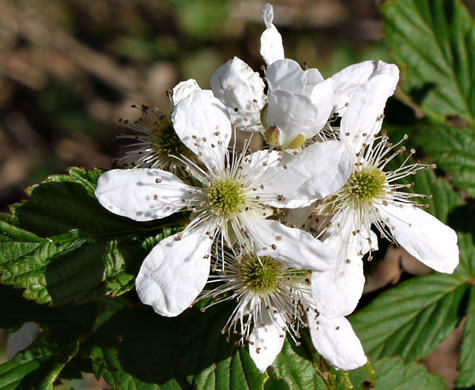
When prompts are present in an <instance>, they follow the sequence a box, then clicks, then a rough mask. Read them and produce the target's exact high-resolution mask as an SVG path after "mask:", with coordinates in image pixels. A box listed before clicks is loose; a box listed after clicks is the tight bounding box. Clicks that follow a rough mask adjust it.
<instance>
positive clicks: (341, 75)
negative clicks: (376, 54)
mask: <svg viewBox="0 0 475 390" xmlns="http://www.w3.org/2000/svg"><path fill="white" fill-rule="evenodd" d="M331 78H332V79H333V80H334V81H335V91H336V92H335V98H334V105H335V110H336V111H338V112H339V113H340V114H343V113H344V111H345V104H347V103H349V102H350V100H351V97H352V95H353V93H354V92H355V91H356V90H358V89H359V88H360V87H361V86H364V85H366V84H368V86H369V88H370V90H372V91H374V93H375V96H376V98H377V99H378V100H380V101H384V102H386V100H387V98H388V97H389V96H391V95H392V94H393V93H394V89H395V88H396V85H397V82H398V80H399V69H398V67H397V66H396V65H393V64H387V63H385V62H383V61H364V62H361V63H359V64H354V65H350V66H348V67H346V68H344V69H343V70H341V71H340V72H338V73H336V74H334V75H333V76H332V77H331Z"/></svg>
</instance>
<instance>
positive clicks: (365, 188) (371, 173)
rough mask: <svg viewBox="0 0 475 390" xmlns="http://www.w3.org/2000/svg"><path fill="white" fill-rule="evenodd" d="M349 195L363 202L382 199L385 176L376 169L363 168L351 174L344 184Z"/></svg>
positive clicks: (384, 190) (384, 188)
mask: <svg viewBox="0 0 475 390" xmlns="http://www.w3.org/2000/svg"><path fill="white" fill-rule="evenodd" d="M346 186H347V188H348V190H349V192H350V193H352V194H353V195H354V196H355V197H357V198H358V199H359V200H361V201H363V202H370V201H372V200H373V199H380V198H383V197H384V195H385V193H386V174H385V173H384V172H383V171H381V170H380V169H377V168H363V169H362V170H361V171H358V172H353V174H352V175H351V177H350V179H349V180H348V183H347V184H346Z"/></svg>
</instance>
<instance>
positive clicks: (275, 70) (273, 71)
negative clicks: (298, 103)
mask: <svg viewBox="0 0 475 390" xmlns="http://www.w3.org/2000/svg"><path fill="white" fill-rule="evenodd" d="M266 80H267V84H268V85H269V90H271V91H277V90H283V91H288V92H293V93H298V94H302V93H303V91H304V87H305V85H306V83H307V74H306V72H304V71H303V70H302V68H301V67H300V65H299V64H298V63H297V62H296V61H294V60H291V59H288V58H284V59H282V60H278V61H275V62H274V63H273V64H272V65H270V66H269V67H267V70H266Z"/></svg>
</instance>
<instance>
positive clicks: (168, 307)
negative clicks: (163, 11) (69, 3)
mask: <svg viewBox="0 0 475 390" xmlns="http://www.w3.org/2000/svg"><path fill="white" fill-rule="evenodd" d="M187 91H188V92H189V93H188V94H187V96H183V97H182V98H181V99H180V100H179V101H178V102H177V103H176V105H175V108H174V111H173V114H172V121H173V126H174V128H175V131H176V133H177V134H178V136H179V137H180V139H181V141H182V142H183V143H184V144H185V145H186V146H187V147H188V148H189V149H190V150H191V151H192V152H193V153H194V154H195V155H196V156H197V157H198V159H200V160H201V162H202V164H203V167H201V166H198V165H197V164H194V163H193V162H191V161H190V160H188V159H186V158H181V160H182V161H183V162H184V163H185V164H186V170H187V171H188V172H189V174H190V175H191V178H190V182H191V183H193V185H190V184H186V183H185V182H183V181H182V180H180V179H179V178H177V177H176V176H175V175H173V174H171V173H169V172H166V171H163V170H159V169H133V170H112V171H108V172H106V173H104V174H103V175H102V176H101V177H100V178H99V181H98V185H97V190H96V196H97V198H98V200H99V202H100V203H101V204H102V205H103V206H104V207H105V208H107V209H108V210H109V211H111V212H113V213H115V214H118V215H122V216H125V217H129V218H132V219H134V220H137V221H150V220H154V219H161V218H165V217H167V216H169V215H171V214H173V213H175V212H178V211H181V210H185V209H189V210H191V211H193V213H192V216H193V219H192V221H191V223H190V224H189V225H188V226H187V227H186V229H185V230H184V231H183V232H181V233H179V234H176V235H174V236H171V237H168V238H166V239H164V240H162V241H161V242H160V243H159V244H158V245H157V246H156V247H155V248H154V249H153V250H152V251H151V253H150V254H149V255H148V256H147V258H146V259H145V261H144V263H143V265H142V268H141V270H140V272H139V275H138V277H137V282H136V285H137V291H138V294H139V297H140V299H141V300H142V302H144V303H146V304H149V305H151V306H153V308H154V310H155V311H156V312H157V313H159V314H161V315H165V316H175V315H178V314H180V313H181V312H182V311H183V310H185V309H186V308H187V307H188V306H189V305H190V304H191V303H192V302H193V300H194V299H195V298H196V297H197V295H198V294H199V293H200V292H201V290H202V289H203V287H204V285H205V283H206V280H207V278H208V274H209V268H210V258H209V254H210V250H211V246H212V244H213V242H214V241H215V240H216V239H217V238H218V239H221V240H222V241H226V242H228V243H229V244H230V245H232V244H233V243H234V242H235V241H237V242H239V243H240V244H241V245H243V246H246V245H247V246H248V247H251V246H252V247H254V248H255V249H256V250H263V251H270V252H272V253H274V254H275V255H278V256H279V259H280V261H281V262H282V263H284V264H290V265H292V266H293V267H294V268H305V269H314V270H323V269H329V268H330V264H329V259H330V258H331V254H330V253H329V252H328V250H327V248H326V247H325V246H324V245H322V244H321V242H320V241H318V240H315V239H314V238H313V237H312V236H311V235H310V234H309V233H306V232H303V231H301V230H298V229H292V228H288V227H286V226H284V225H282V224H280V223H279V222H277V221H273V220H266V219H265V218H266V217H267V216H269V215H271V214H272V212H273V209H272V208H271V206H273V207H300V206H301V205H304V204H307V203H309V202H312V200H314V199H315V198H323V197H324V196H327V195H329V194H332V193H334V192H335V191H337V190H338V189H339V188H340V187H341V186H342V184H343V183H344V182H345V181H346V179H347V177H348V175H349V172H350V159H349V156H348V155H347V153H346V152H345V150H346V149H345V147H344V146H343V145H341V144H340V143H339V142H337V141H331V142H325V143H321V144H316V145H315V146H312V147H309V148H307V149H306V150H305V152H306V154H305V156H306V159H305V160H299V159H294V160H293V161H291V162H289V164H288V165H286V164H283V163H282V162H281V161H280V154H279V153H278V152H275V151H274V152H269V151H259V152H256V153H253V154H250V155H246V153H245V152H244V153H235V154H234V155H233V156H232V157H230V155H229V152H228V149H227V148H228V144H229V141H230V138H231V123H230V119H229V115H228V113H227V110H226V107H225V106H224V105H223V104H222V103H221V102H220V101H219V100H218V99H217V98H215V97H214V96H212V94H211V93H210V91H202V90H200V89H197V88H191V90H190V89H187ZM174 96H176V95H175V93H174ZM308 164H311V166H312V167H317V171H318V172H317V175H316V176H315V175H314V173H315V170H312V171H310V170H309V169H308ZM319 172H320V173H321V175H320V176H319V175H318V173H319ZM308 188H311V189H314V190H313V191H312V193H311V195H312V198H311V199H310V198H308V195H309V192H308ZM296 254H298V255H299V256H298V257H296V258H297V259H298V260H299V261H301V262H300V263H298V262H297V261H296V260H295V259H296V258H294V257H295V255H296ZM311 254H312V256H310V255H311ZM310 258H311V259H312V261H311V262H310ZM316 259H318V260H316Z"/></svg>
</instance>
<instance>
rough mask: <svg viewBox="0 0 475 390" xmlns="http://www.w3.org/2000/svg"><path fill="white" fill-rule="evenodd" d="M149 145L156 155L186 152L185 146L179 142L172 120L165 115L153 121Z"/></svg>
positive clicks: (176, 154) (179, 154) (177, 154)
mask: <svg viewBox="0 0 475 390" xmlns="http://www.w3.org/2000/svg"><path fill="white" fill-rule="evenodd" d="M151 147H152V149H153V151H154V152H155V154H157V155H158V154H162V153H166V154H167V155H173V156H181V155H182V154H185V155H186V154H188V149H187V147H186V146H185V145H184V144H183V143H182V142H181V140H180V138H179V137H178V135H177V134H176V132H175V129H174V128H173V124H172V122H171V121H170V119H169V118H167V117H161V118H160V120H157V121H156V122H155V123H154V127H153V129H152V140H151Z"/></svg>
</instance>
